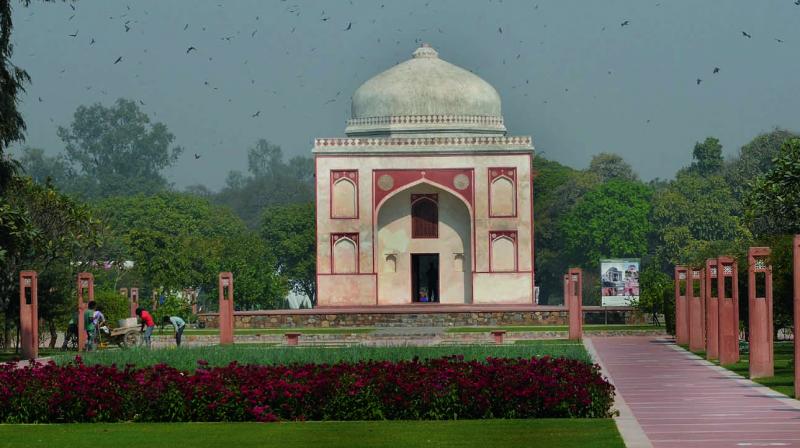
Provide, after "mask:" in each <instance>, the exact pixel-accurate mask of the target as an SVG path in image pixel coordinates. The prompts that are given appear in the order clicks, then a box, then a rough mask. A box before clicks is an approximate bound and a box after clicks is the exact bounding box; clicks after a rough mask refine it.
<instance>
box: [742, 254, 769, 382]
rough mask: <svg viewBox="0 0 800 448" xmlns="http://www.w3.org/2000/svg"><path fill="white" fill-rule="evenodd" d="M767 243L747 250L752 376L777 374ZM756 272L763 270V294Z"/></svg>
mask: <svg viewBox="0 0 800 448" xmlns="http://www.w3.org/2000/svg"><path fill="white" fill-rule="evenodd" d="M769 255H770V250H769V248H768V247H751V248H750V249H749V250H748V251H747V290H748V291H747V305H748V310H749V315H750V332H749V334H750V378H751V379H753V378H764V377H770V376H773V375H774V374H775V363H774V358H773V351H772V350H773V341H772V334H773V333H772V332H773V324H772V266H770V265H769V264H768V263H767V259H768V258H769ZM757 273H763V275H764V284H763V287H764V288H763V291H764V295H763V296H761V297H760V296H759V295H758V288H757V286H758V285H757V282H756V280H757V278H756V274H757Z"/></svg>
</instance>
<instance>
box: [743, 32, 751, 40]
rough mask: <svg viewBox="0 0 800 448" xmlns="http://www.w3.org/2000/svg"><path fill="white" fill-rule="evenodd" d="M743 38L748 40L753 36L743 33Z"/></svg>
mask: <svg viewBox="0 0 800 448" xmlns="http://www.w3.org/2000/svg"><path fill="white" fill-rule="evenodd" d="M742 36H744V37H746V38H748V39H750V38H751V37H753V36H751V35H749V34H747V33H746V32H744V31H742Z"/></svg>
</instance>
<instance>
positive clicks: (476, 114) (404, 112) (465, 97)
mask: <svg viewBox="0 0 800 448" xmlns="http://www.w3.org/2000/svg"><path fill="white" fill-rule="evenodd" d="M440 133H450V134H453V133H455V134H476V133H478V134H500V135H502V134H505V127H504V126H503V116H502V114H501V109H500V95H499V94H498V93H497V90H495V89H494V87H492V86H491V84H489V83H487V82H486V81H484V80H483V79H481V78H480V77H478V76H476V75H474V74H472V73H470V72H469V71H467V70H464V69H463V68H461V67H458V66H455V65H453V64H451V63H449V62H446V61H443V60H441V59H439V54H438V53H437V52H436V50H434V49H433V48H431V47H429V46H427V45H424V44H423V46H422V47H420V48H418V49H417V50H416V51H415V52H414V54H413V58H412V59H409V60H408V61H405V62H403V63H401V64H398V65H396V66H394V67H392V68H390V69H389V70H386V71H384V72H383V73H380V74H378V75H377V76H375V77H373V78H371V79H369V80H368V81H367V82H365V83H364V84H362V85H361V87H359V88H358V89H357V90H356V91H355V93H354V94H353V105H352V119H351V120H350V121H349V122H348V127H347V134H348V135H392V134H440Z"/></svg>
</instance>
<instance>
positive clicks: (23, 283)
mask: <svg viewBox="0 0 800 448" xmlns="http://www.w3.org/2000/svg"><path fill="white" fill-rule="evenodd" d="M38 280H39V279H38V277H37V275H36V271H22V272H20V273H19V333H20V345H21V346H22V347H21V349H22V359H36V358H38V357H39V305H38V303H39V298H38V294H39V289H38V283H39V281H38Z"/></svg>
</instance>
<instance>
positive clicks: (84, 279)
mask: <svg viewBox="0 0 800 448" xmlns="http://www.w3.org/2000/svg"><path fill="white" fill-rule="evenodd" d="M84 291H86V296H84ZM84 297H86V300H85V301H84ZM92 300H94V276H93V275H92V274H91V273H90V272H81V273H79V274H78V351H79V352H82V351H83V350H84V349H85V348H86V325H85V323H84V318H83V313H85V312H86V309H87V305H88V303H89V302H91V301H92Z"/></svg>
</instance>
